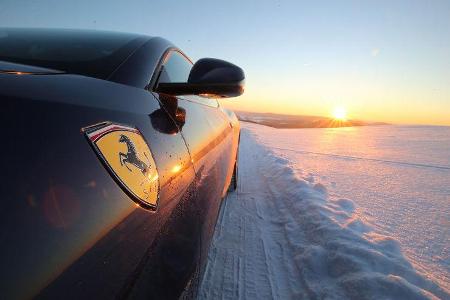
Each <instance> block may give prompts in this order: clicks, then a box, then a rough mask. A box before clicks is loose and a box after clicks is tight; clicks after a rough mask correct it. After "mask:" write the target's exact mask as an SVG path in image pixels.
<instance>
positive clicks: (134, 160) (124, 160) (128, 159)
mask: <svg viewBox="0 0 450 300" xmlns="http://www.w3.org/2000/svg"><path fill="white" fill-rule="evenodd" d="M119 143H125V144H126V145H127V148H128V151H127V153H126V154H125V153H123V152H119V159H120V164H121V165H122V166H125V167H127V169H128V170H129V171H130V172H133V170H131V169H130V167H129V166H128V165H127V164H132V165H134V166H135V167H136V168H138V169H139V170H141V172H142V174H143V175H146V174H147V171H148V166H147V165H146V164H145V162H143V161H142V160H140V159H139V157H138V156H137V153H136V147H135V146H134V144H133V142H132V141H131V140H130V138H129V137H127V136H126V135H123V134H121V135H120V138H119ZM144 156H145V158H147V160H148V157H147V154H145V152H144Z"/></svg>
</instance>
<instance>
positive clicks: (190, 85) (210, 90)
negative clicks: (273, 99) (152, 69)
mask: <svg viewBox="0 0 450 300" xmlns="http://www.w3.org/2000/svg"><path fill="white" fill-rule="evenodd" d="M244 82H245V75H244V71H243V70H242V69H241V68H239V67H238V66H236V65H233V64H232V63H229V62H226V61H223V60H220V59H215V58H202V59H200V60H199V61H197V62H196V63H195V64H194V66H193V67H192V69H191V71H190V73H189V79H188V82H171V83H159V84H158V86H157V88H156V91H157V92H159V93H164V94H168V95H199V96H205V97H211V98H228V97H236V96H240V95H242V93H243V92H244Z"/></svg>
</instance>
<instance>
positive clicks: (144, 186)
mask: <svg viewBox="0 0 450 300" xmlns="http://www.w3.org/2000/svg"><path fill="white" fill-rule="evenodd" d="M82 130H83V132H84V133H85V135H86V137H87V138H88V140H89V142H90V143H91V145H92V147H93V148H94V150H95V151H96V153H97V154H98V157H99V158H100V160H101V161H102V162H103V164H104V165H105V167H106V168H107V169H108V171H109V173H110V174H111V175H112V176H113V178H114V179H115V180H116V182H117V183H118V184H119V186H120V187H121V188H122V189H123V190H124V191H125V192H126V193H127V194H128V195H129V196H130V197H131V199H133V200H134V201H135V202H136V203H138V204H139V205H140V206H142V207H145V208H150V209H156V207H157V205H158V198H159V175H158V170H157V168H156V164H155V160H154V159H153V155H152V152H151V151H150V148H149V146H148V144H147V142H146V141H145V139H144V137H143V135H142V133H141V132H140V131H139V130H138V129H137V128H135V127H133V126H127V125H122V124H116V123H111V122H104V123H101V124H97V125H93V126H89V127H86V128H83V129H82Z"/></svg>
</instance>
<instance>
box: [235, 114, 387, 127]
mask: <svg viewBox="0 0 450 300" xmlns="http://www.w3.org/2000/svg"><path fill="white" fill-rule="evenodd" d="M235 113H236V115H237V117H238V119H239V120H241V121H244V122H251V123H256V124H261V125H265V126H270V127H275V128H336V127H351V126H371V125H372V126H373V125H389V124H388V123H382V122H365V121H360V120H345V121H338V120H335V119H332V118H327V117H319V116H300V115H298V116H294V115H282V114H273V113H254V112H243V111H236V112H235Z"/></svg>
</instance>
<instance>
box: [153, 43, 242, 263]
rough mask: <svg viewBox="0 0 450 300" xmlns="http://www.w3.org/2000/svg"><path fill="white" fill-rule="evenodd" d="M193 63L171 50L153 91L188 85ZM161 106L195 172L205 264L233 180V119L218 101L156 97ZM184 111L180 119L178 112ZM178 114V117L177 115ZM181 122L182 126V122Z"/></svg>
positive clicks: (235, 146)
mask: <svg viewBox="0 0 450 300" xmlns="http://www.w3.org/2000/svg"><path fill="white" fill-rule="evenodd" d="M191 68H192V63H191V61H190V60H189V59H188V58H187V57H186V56H185V55H184V54H182V53H181V52H180V51H178V50H176V49H172V50H170V51H168V52H167V53H166V54H165V56H164V58H163V60H162V64H161V67H160V71H159V77H158V78H157V80H156V82H155V84H154V86H153V88H155V87H156V86H157V85H158V83H160V82H164V83H168V82H187V80H188V77H189V72H190V70H191ZM155 96H156V97H158V99H159V101H160V102H161V104H162V106H163V107H164V108H165V109H166V111H167V112H168V114H169V115H171V116H172V118H173V119H174V120H175V122H177V123H178V126H179V128H180V130H181V133H182V135H183V138H184V140H185V142H186V145H187V147H188V149H189V152H190V155H191V158H192V162H193V165H194V169H195V172H196V178H197V181H196V189H195V190H196V192H197V199H198V215H197V216H196V217H198V218H200V222H201V241H202V253H201V257H202V263H203V262H205V261H206V256H207V251H208V248H209V244H210V240H211V237H212V234H213V231H214V226H215V223H216V220H217V214H218V211H219V207H220V203H221V199H222V198H223V196H224V194H225V192H226V190H227V187H228V183H229V181H230V178H231V174H232V169H233V167H234V161H235V158H236V149H237V145H236V139H234V134H233V133H234V131H233V128H232V125H231V123H230V120H229V119H228V118H227V116H226V114H224V112H223V111H222V109H221V108H220V107H219V103H218V101H217V100H215V99H210V98H205V97H199V96H177V97H174V96H169V95H164V94H157V93H155ZM180 109H181V111H182V112H184V116H183V118H182V120H179V119H177V118H179V116H177V112H179V111H180ZM178 115H179V114H178ZM180 121H181V123H180Z"/></svg>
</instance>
